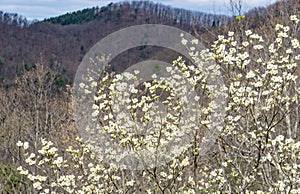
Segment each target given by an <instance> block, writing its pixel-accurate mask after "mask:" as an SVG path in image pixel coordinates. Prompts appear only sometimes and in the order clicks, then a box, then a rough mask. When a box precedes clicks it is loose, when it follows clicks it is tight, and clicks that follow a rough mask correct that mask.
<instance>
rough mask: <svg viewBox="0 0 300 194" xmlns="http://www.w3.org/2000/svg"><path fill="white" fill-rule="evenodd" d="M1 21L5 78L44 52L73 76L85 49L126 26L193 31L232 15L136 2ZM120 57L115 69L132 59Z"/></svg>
mask: <svg viewBox="0 0 300 194" xmlns="http://www.w3.org/2000/svg"><path fill="white" fill-rule="evenodd" d="M0 21H1V22H0V34H1V35H0V41H1V45H0V46H1V49H0V62H1V64H2V65H1V67H0V68H1V71H0V72H1V73H0V78H1V80H3V79H4V78H12V77H13V76H14V75H16V74H20V72H21V69H22V67H23V66H24V65H27V66H32V65H33V64H34V63H35V62H36V61H37V60H38V59H39V58H41V57H42V58H43V59H44V60H45V61H46V63H47V64H48V65H49V66H53V65H54V64H60V66H61V69H63V71H64V72H65V74H66V75H67V77H68V78H69V79H72V78H73V76H74V74H75V72H76V69H77V67H78V65H79V63H80V61H81V60H82V57H83V56H84V55H85V54H86V52H87V51H88V50H89V49H90V48H91V47H92V46H93V45H94V44H95V43H97V41H99V40H101V39H102V38H103V37H104V36H106V35H108V34H110V33H112V32H114V31H117V30H119V29H122V28H124V27H129V26H133V25H137V24H149V23H151V24H165V25H170V26H175V27H178V28H180V29H183V30H185V31H188V32H191V33H193V31H194V29H195V30H197V31H199V32H205V31H207V30H206V29H207V28H208V29H210V28H211V27H213V26H217V25H222V24H225V23H227V22H228V21H229V17H228V16H219V15H212V14H205V13H201V12H192V11H188V10H184V9H178V8H171V7H168V6H164V5H162V4H156V3H152V2H149V1H141V2H138V1H137V2H135V1H133V2H121V3H114V4H113V3H111V4H109V5H107V6H105V7H101V8H99V7H94V8H90V9H84V10H81V11H77V12H73V13H67V14H65V15H62V16H58V17H55V18H50V19H45V20H44V21H41V22H35V23H33V24H31V25H29V23H28V22H27V21H26V19H24V18H22V17H19V16H18V15H17V14H7V13H2V20H0ZM136 51H137V53H136V54H133V56H132V58H133V61H134V60H136V59H135V58H139V56H140V51H139V49H137V50H136ZM144 52H145V53H146V51H144ZM149 52H150V53H152V51H149ZM149 52H148V53H149ZM150 55H151V54H150ZM118 61H119V62H118V64H119V65H116V69H118V66H121V68H124V66H126V65H127V64H128V59H127V58H124V59H119V60H118Z"/></svg>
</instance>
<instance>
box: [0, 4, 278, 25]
mask: <svg viewBox="0 0 300 194" xmlns="http://www.w3.org/2000/svg"><path fill="white" fill-rule="evenodd" d="M229 1H230V0H153V2H159V3H162V4H165V5H171V6H172V7H178V8H185V9H191V10H197V11H203V12H207V13H229V11H228V8H226V6H228V2H229ZM275 1H276V0H243V2H244V4H245V6H244V7H245V8H247V9H250V8H253V7H255V6H266V5H269V4H271V3H274V2H275ZM110 2H119V1H115V0H0V10H1V11H5V12H10V13H18V14H20V15H23V16H25V17H27V19H29V20H32V19H39V20H42V19H44V18H49V17H54V16H58V15H62V14H65V13H67V12H73V11H77V10H81V9H84V8H88V7H94V6H99V7H101V6H105V5H107V4H109V3H110Z"/></svg>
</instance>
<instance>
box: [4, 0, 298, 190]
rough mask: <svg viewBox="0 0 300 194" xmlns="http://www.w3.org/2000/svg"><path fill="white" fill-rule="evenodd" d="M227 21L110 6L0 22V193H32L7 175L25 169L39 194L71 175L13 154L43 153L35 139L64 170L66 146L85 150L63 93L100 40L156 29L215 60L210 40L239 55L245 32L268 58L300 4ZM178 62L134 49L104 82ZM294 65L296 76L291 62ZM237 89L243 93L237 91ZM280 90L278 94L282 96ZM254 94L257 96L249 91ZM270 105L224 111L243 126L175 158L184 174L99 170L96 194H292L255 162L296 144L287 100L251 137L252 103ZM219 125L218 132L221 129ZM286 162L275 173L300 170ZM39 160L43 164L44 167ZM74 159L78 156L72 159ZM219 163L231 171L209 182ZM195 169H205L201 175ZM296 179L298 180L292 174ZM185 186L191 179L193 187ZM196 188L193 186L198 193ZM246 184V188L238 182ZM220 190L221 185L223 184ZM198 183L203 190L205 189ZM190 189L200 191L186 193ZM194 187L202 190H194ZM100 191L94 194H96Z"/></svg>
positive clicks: (151, 6) (134, 4) (138, 5)
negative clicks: (35, 177) (225, 41)
mask: <svg viewBox="0 0 300 194" xmlns="http://www.w3.org/2000/svg"><path fill="white" fill-rule="evenodd" d="M237 2H239V1H237ZM229 6H230V5H229ZM239 11H240V10H236V13H239ZM234 14H235V13H233V16H225V15H213V14H206V13H201V12H194V11H189V10H184V9H178V8H172V7H169V6H165V5H163V4H159V3H152V2H150V1H130V2H126V1H125V2H120V3H111V4H109V5H107V6H104V7H94V8H89V9H84V10H80V11H77V12H73V13H67V14H65V15H62V16H58V17H53V18H48V19H45V20H43V21H33V22H28V21H27V20H26V18H24V17H22V16H19V15H17V14H10V13H4V12H0V47H1V49H0V156H1V158H0V193H39V192H38V191H36V190H35V189H34V188H35V187H36V186H32V183H33V182H32V180H30V178H28V177H26V174H24V173H23V174H22V173H20V171H17V170H16V169H17V167H19V166H20V165H22V166H26V165H27V167H28V169H29V170H31V171H32V172H35V173H37V174H39V173H40V174H43V175H45V176H48V178H49V179H48V180H47V181H48V182H47V183H45V184H46V185H47V186H46V187H47V188H48V187H49V188H50V186H49V185H50V180H56V179H55V178H57V177H58V175H67V174H68V173H71V172H72V169H71V170H70V169H65V168H63V167H61V168H57V169H58V170H57V171H55V172H57V174H55V173H53V171H52V170H53V169H51V168H49V169H46V168H45V169H42V168H40V167H38V166H35V165H29V164H28V160H27V161H26V162H25V160H26V158H27V159H28V156H26V155H25V156H24V155H23V153H24V151H22V149H21V147H22V146H23V144H22V146H21V147H17V146H16V143H17V142H18V141H22V142H25V141H26V142H29V144H30V146H31V147H30V149H29V151H30V152H32V153H36V155H38V153H39V150H40V147H41V145H42V144H43V145H44V144H47V143H45V142H44V140H41V138H46V139H47V140H51V141H52V142H53V146H55V147H57V148H58V149H59V151H57V153H58V154H59V155H62V156H63V158H64V159H68V160H69V162H70V161H71V158H72V157H71V155H72V154H71V155H70V154H68V151H66V148H67V147H68V146H70V145H72V146H73V148H74V149H78V150H80V151H81V150H84V149H85V147H84V146H83V144H82V142H80V141H78V140H77V141H76V140H75V138H76V137H77V136H78V131H77V129H76V126H75V120H74V112H73V107H72V105H73V104H72V103H73V101H72V97H73V96H72V92H73V91H72V84H73V79H74V75H75V73H76V70H77V68H78V66H79V64H80V62H81V60H82V58H83V57H84V56H85V54H86V53H87V52H88V51H89V49H90V48H91V47H92V46H93V45H94V44H95V43H97V41H99V40H101V38H103V37H105V36H106V35H108V34H110V33H112V32H115V31H117V30H119V29H122V28H124V27H128V26H133V25H137V24H164V25H169V26H174V27H177V28H180V29H182V30H185V31H186V32H189V33H191V34H193V35H194V36H195V37H197V38H198V39H199V40H200V41H201V43H203V44H204V45H205V46H206V47H207V48H210V49H212V52H215V53H214V54H216V55H217V54H218V53H217V51H216V50H214V48H213V47H211V45H212V44H214V42H215V41H216V40H217V39H218V38H219V39H220V36H218V35H224V36H225V37H227V34H228V31H231V32H233V33H234V35H232V36H233V37H234V39H235V40H236V43H235V44H236V45H237V48H238V47H239V46H240V48H242V46H241V45H243V43H244V41H245V40H248V35H247V34H246V32H245V31H246V30H249V29H251V33H258V34H260V35H261V36H262V38H263V39H264V41H263V42H261V44H262V45H263V46H266V48H267V45H269V44H270V43H272V41H273V40H274V39H276V37H277V32H276V31H274V28H275V26H276V24H278V23H280V24H283V25H289V24H291V22H290V16H291V15H297V16H298V18H299V17H300V1H299V0H283V1H278V2H277V3H274V4H272V5H270V6H268V7H261V8H255V9H253V10H250V11H248V12H246V13H243V16H244V17H240V16H238V15H234ZM292 30H294V31H295V32H298V31H299V30H300V29H299V25H298V27H295V28H294V29H292V28H291V31H292ZM297 30H298V31H297ZM294 31H293V32H294ZM293 35H294V38H296V39H298V40H299V38H300V34H299V33H294V34H293ZM243 49H245V50H246V51H247V52H249V55H251V56H253V58H255V59H256V58H263V59H266V61H267V60H268V59H270V58H272V55H271V54H270V53H268V52H267V51H265V52H264V51H258V50H255V49H251V48H243ZM286 50H288V49H285V47H283V48H282V49H281V50H280V49H278V53H280V54H283V55H284V54H286ZM242 51H244V50H242ZM242 51H241V52H242ZM228 52H229V51H228ZM293 52H294V53H293V54H294V55H295V56H296V55H297V54H299V51H298V50H296V49H295V51H293ZM291 56H292V55H291ZM177 57H178V56H177V53H174V52H171V51H169V50H168V49H164V48H157V47H151V46H147V47H139V48H134V49H130V50H128V51H126V52H124V53H122V54H120V55H119V56H117V57H116V58H115V59H114V60H113V61H111V66H110V68H109V69H108V70H107V71H108V72H107V73H108V75H110V76H112V77H113V76H114V73H118V72H122V71H123V70H124V69H125V68H127V67H129V66H130V65H131V64H133V63H136V62H139V61H143V60H146V59H160V60H165V61H166V62H172V61H173V60H175V59H176V58H177ZM290 58H292V57H290ZM281 59H282V58H281ZM281 59H278V60H281ZM293 59H294V58H293ZM282 60H283V59H282ZM245 61H247V60H245ZM257 61H258V60H257ZM216 62H217V64H218V65H220V67H221V68H220V69H221V72H222V75H223V76H224V82H225V83H226V84H228V85H230V84H231V81H232V80H235V79H237V80H238V79H239V80H238V82H239V81H241V82H243V81H245V80H246V79H245V80H243V79H242V80H241V79H240V78H236V77H238V76H237V75H240V74H242V75H245V77H246V75H247V71H248V70H249V69H239V68H237V67H231V66H230V64H229V63H228V64H226V59H224V60H223V58H222V56H221V55H220V56H218V57H216ZM235 62H236V61H235ZM235 62H234V63H235ZM242 62H244V60H242ZM236 63H237V62H236ZM295 64H296V66H297V67H298V66H299V61H298V62H295ZM254 67H255V68H258V69H260V68H261V69H260V70H261V71H264V70H265V69H268V68H264V67H261V66H259V65H258V62H256V61H253V68H254ZM251 68H252V67H250V69H251ZM282 71H284V70H282ZM291 74H293V75H296V76H299V75H300V73H299V70H298V69H297V68H295V70H294V69H293V71H292V70H291ZM266 80H269V81H268V82H266V84H269V83H271V82H272V79H271V76H270V77H267V78H266ZM270 80H271V81H270ZM104 83H106V82H104ZM245 83H246V85H247V84H248V82H246V81H245ZM102 84H103V83H102ZM289 84H290V85H285V86H287V88H288V89H287V90H288V92H287V93H288V94H289V93H291V94H292V93H293V94H294V93H295V91H297V84H298V83H296V82H291V83H289ZM104 85H105V84H104ZM241 85H242V84H241ZM280 86H281V85H280ZM285 86H284V87H285ZM284 87H283V86H282V88H284ZM298 87H299V86H298ZM106 89H107V88H106ZM259 90H260V89H257V91H259ZM103 91H106V90H103ZM279 91H281V90H279ZM231 95H232V96H230V99H229V100H228V101H229V103H230V102H231V101H230V100H231V97H232V98H233V96H234V95H236V94H235V93H233V94H231ZM245 95H246V94H245ZM272 95H273V94H270V95H269V96H263V97H261V98H260V99H259V100H261V101H258V102H257V104H253V106H244V105H239V106H237V108H236V109H234V111H233V115H234V116H239V115H241V118H242V119H241V121H237V122H236V123H234V124H235V125H234V124H232V123H230V124H232V126H233V128H234V130H233V131H234V133H233V132H232V133H230V134H225V135H224V134H223V133H221V135H220V137H218V138H217V140H216V143H215V145H214V146H212V149H211V150H209V151H208V154H207V155H206V156H205V157H204V159H203V158H201V157H202V156H201V155H199V154H197V153H196V151H195V150H196V149H195V150H193V151H192V152H191V153H190V152H188V153H184V154H187V155H188V157H190V158H191V160H190V161H191V162H190V165H187V166H183V167H182V166H180V165H177V166H176V165H173V164H172V168H169V167H168V166H167V167H166V169H172V170H173V174H172V176H170V177H169V176H163V175H162V173H161V172H163V170H165V169H163V168H164V167H162V169H160V168H155V169H150V170H145V171H142V172H140V171H137V172H131V171H129V170H128V169H125V170H119V169H115V168H110V167H109V168H108V167H107V166H109V165H108V164H103V169H108V170H107V171H106V170H104V171H101V172H100V171H99V174H100V175H101V176H102V175H103V177H101V178H103V179H101V181H100V182H101V185H102V184H103V185H106V186H105V189H107V188H108V189H107V190H105V189H104V190H105V192H106V193H116V192H117V191H118V192H119V193H133V192H136V193H147V192H148V191H146V190H144V188H146V187H147V188H149V187H153V188H155V189H153V190H152V192H154V193H174V192H175V191H176V192H177V191H178V192H179V193H180V192H181V193H184V192H183V191H186V190H185V189H190V190H189V192H186V193H218V191H222V190H224V191H225V193H246V190H247V189H249V190H251V191H259V190H262V191H266V192H264V193H289V192H288V191H292V189H295V188H296V189H300V183H299V179H297V180H298V183H297V184H296V183H295V182H296V181H295V182H293V181H294V179H293V178H294V177H296V178H300V175H299V174H297V173H295V174H293V173H290V171H289V170H290V169H287V170H286V171H284V170H283V171H280V170H278V169H277V166H276V162H273V163H272V162H270V163H267V162H268V160H263V158H264V155H267V151H268V149H269V147H264V145H265V144H264V143H266V144H267V143H268V141H269V140H270V139H271V140H272V138H273V137H275V136H276V135H279V134H283V135H284V136H289V137H290V138H293V139H294V140H293V141H295V142H296V141H299V140H300V135H299V134H300V133H299V118H300V116H299V115H300V109H299V103H298V98H296V99H297V100H293V101H292V100H291V103H290V102H289V101H288V103H286V102H281V101H280V99H279V100H278V101H277V104H275V105H274V106H272V109H271V110H267V111H265V110H264V111H265V112H264V111H262V112H263V113H265V115H260V117H259V118H258V119H257V120H259V122H261V123H263V124H265V123H266V124H265V125H263V124H262V126H263V127H266V133H259V132H258V131H257V130H256V127H257V123H258V121H257V120H255V121H253V120H254V119H253V120H251V119H252V116H253V115H254V116H255V113H256V111H257V112H259V111H260V109H256V107H260V106H263V105H262V104H259V103H260V102H264V100H267V99H268V97H270V98H272ZM274 95H275V94H274ZM276 96H277V93H276ZM291 107H292V108H291ZM228 114H230V113H228ZM286 115H287V116H286ZM254 116H253V117H254ZM204 117H205V116H203V118H204ZM269 118H271V119H269ZM100 119H101V117H100ZM201 119H202V118H201ZM238 122H240V123H238ZM256 122H257V123H256ZM273 122H274V123H275V124H274V123H273ZM228 123H229V121H228ZM228 123H225V124H224V125H225V126H228V125H229V124H228ZM244 126H245V127H244ZM286 127H289V130H287V132H286V131H285V130H286ZM202 128H205V126H202V125H201V129H202ZM273 128H274V129H275V128H276V130H277V129H279V130H278V132H277V131H275V132H273V131H272V130H273ZM292 132H293V133H292ZM224 133H225V132H224ZM249 134H250V135H249ZM251 134H252V135H251ZM253 134H256V135H257V136H255V135H253ZM195 137H196V136H195ZM197 138H199V137H197ZM197 138H195V139H197ZM243 138H245V140H244V139H243ZM241 139H243V140H244V141H242V140H241ZM250 140H251V141H250ZM271 140H270V141H271ZM276 141H277V140H276ZM193 143H195V147H196V145H198V144H197V141H196V140H195V142H193ZM268 145H269V144H268ZM276 145H277V144H276ZM299 145H300V144H299ZM239 146H241V147H239ZM299 147H300V146H299ZM192 149H194V147H193V148H192ZM78 150H77V151H76V150H75V151H74V150H73V152H72V150H71V152H72V153H77V152H78V153H81V152H80V151H78ZM25 151H26V150H25ZM281 151H282V150H281ZM289 151H291V150H285V151H283V152H280V153H279V154H278V155H280V154H283V155H284V154H285V153H286V154H289V153H290V152H289ZM195 153H196V154H195ZM291 153H294V151H293V150H292V151H291ZM295 153H297V154H298V155H297V157H298V158H299V160H298V159H295V157H296V156H295V157H294V155H293V157H290V158H288V157H289V156H287V158H288V159H287V158H284V159H282V162H281V163H280V162H279V166H280V165H284V164H285V162H286V163H289V161H292V162H294V161H296V162H295V163H296V164H298V165H299V162H300V149H299V153H298V151H297V152H296V151H295ZM83 155H85V154H82V155H80V156H82V157H83ZM275 155H276V154H275ZM72 156H73V155H72ZM276 156H277V155H276ZM47 157H48V156H46V155H44V158H47ZM53 157H54V156H53ZM42 158H43V157H42ZM75 158H76V157H75ZM79 158H80V157H79V156H77V158H76V159H79ZM232 158H234V159H232ZM274 158H275V156H274ZM76 159H74V161H73V163H72V162H70V165H71V166H72V165H73V166H76V163H79V161H77V160H76ZM225 160H226V161H230V162H228V166H227V163H226V166H223V167H222V168H223V170H224V169H225V170H224V171H222V173H220V174H218V173H219V172H221V171H218V169H219V167H220V166H222V165H223V164H224V163H225ZM29 161H30V160H29ZM90 161H92V160H91V158H85V161H84V162H87V163H83V164H82V165H81V166H80V167H78V169H77V167H74V168H76V169H77V170H78V171H76V173H77V174H75V176H76V177H77V175H78V176H79V175H80V173H82V174H84V173H85V174H86V171H85V170H86V169H89V168H90V164H89V162H90ZM174 161H177V162H179V163H184V161H185V157H184V156H179V158H177V159H176V160H174ZM266 161H267V162H266ZM270 161H271V159H270ZM280 161H281V160H280ZM264 162H265V163H264ZM207 164H208V165H207ZM49 165H50V163H49ZM205 165H207V166H205ZM73 166H72V167H73ZM203 166H204V168H202V167H203ZM296 166H297V165H296ZM173 167H174V168H173ZM181 167H182V168H181ZM252 167H253V169H254V170H253V169H252ZM55 168H56V167H55ZM101 168H102V167H101ZM220 168H221V167H220ZM295 168H296V167H295ZM199 169H200V170H199ZM270 169H271V170H270ZM296 169H297V170H299V169H300V166H299V168H298V167H297V168H296ZM268 170H269V171H268ZM204 171H205V172H204ZM206 171H207V172H206ZM21 172H22V171H21ZM212 172H213V173H216V174H218V176H220V177H221V176H224V177H223V179H222V180H221V179H218V178H216V177H217V175H211V174H209V173H212ZM283 172H284V173H283ZM51 173H52V174H51ZM106 173H107V174H106ZM205 173H208V174H205ZM91 174H92V173H91ZM221 174H223V175H221ZM104 175H105V177H104ZM289 175H290V176H289ZM118 176H119V177H122V178H124V180H123V179H121V180H120V179H118V178H116V177H118ZM281 176H286V177H288V178H286V179H285V180H286V181H285V182H284V181H283V182H284V184H285V185H286V187H285V190H281V187H283V186H281V185H280V184H281V182H278V183H277V182H276V181H277V178H278V179H279V178H281ZM293 176H294V177H293ZM149 177H150V178H149ZM178 177H179V178H178ZM180 177H181V178H182V179H181V178H180ZM189 177H194V178H195V179H194V182H193V181H191V180H190V178H189ZM246 177H247V179H246ZM248 177H250V178H248ZM296 178H295V179H296ZM179 179H180V180H179ZM197 179H199V184H198V182H197ZM248 179H249V180H250V181H249V182H247V181H248ZM102 180H103V181H102ZM125 180H126V181H129V180H134V183H132V182H130V181H129V183H128V185H127V183H126V184H124V181H125ZM224 180H225V182H226V184H224V182H222V181H224ZM84 181H87V182H88V181H91V180H90V179H89V180H85V178H83V179H82V180H80V181H79V186H82V185H86V184H87V185H89V182H88V183H86V182H84ZM201 181H202V182H201ZM92 182H93V181H92ZM103 182H104V183H103ZM200 182H201V183H200ZM275 182H276V183H275ZM131 183H132V184H133V185H131ZM206 183H209V184H211V185H209V186H207V184H206ZM93 184H94V182H93ZM93 184H91V185H93ZM201 184H203V185H201ZM293 184H294V185H295V186H294V187H293ZM96 185H97V184H96ZM99 185H100V184H99ZM124 185H125V186H124ZM195 185H197V187H198V186H199V188H194V187H195ZM205 185H206V186H205ZM274 185H275V186H274ZM291 185H292V186H291ZM200 186H201V189H202V190H200ZM46 187H45V188H46ZM202 187H203V188H202ZM205 187H207V188H205ZM273 187H274V188H275V189H274V190H273V191H272V190H269V192H267V190H268V188H273ZM56 189H57V190H55V189H54V190H55V191H56V192H57V193H72V192H69V191H68V188H64V187H61V188H56ZM180 189H182V190H180ZM104 190H103V191H102V193H105V192H104ZM67 191H68V192H67ZM73 193H74V192H73ZM94 193H96V192H94ZM99 193H101V192H99ZM249 193H250V192H249ZM290 193H293V192H290ZM294 193H297V192H294Z"/></svg>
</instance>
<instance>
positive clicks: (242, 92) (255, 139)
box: [17, 16, 300, 193]
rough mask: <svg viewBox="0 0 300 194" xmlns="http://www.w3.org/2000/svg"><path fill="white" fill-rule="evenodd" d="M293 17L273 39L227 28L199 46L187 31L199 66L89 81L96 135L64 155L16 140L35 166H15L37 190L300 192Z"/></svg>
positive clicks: (180, 63) (181, 64)
mask: <svg viewBox="0 0 300 194" xmlns="http://www.w3.org/2000/svg"><path fill="white" fill-rule="evenodd" d="M290 19H291V21H290V26H283V25H279V24H278V25H276V27H275V31H276V32H277V37H276V38H275V39H274V40H271V39H268V40H266V39H264V38H263V37H262V36H260V35H258V34H255V33H253V32H252V31H251V30H247V31H245V36H243V39H242V40H241V39H239V38H236V37H235V34H234V32H228V35H227V36H224V35H220V36H219V37H218V40H217V41H215V42H214V44H213V45H212V47H211V49H210V50H202V51H199V50H196V49H195V47H194V45H195V44H198V42H197V40H193V41H192V42H189V41H187V40H185V39H184V37H182V38H183V40H182V43H183V44H184V45H186V47H187V49H189V52H190V56H191V57H192V59H193V63H194V65H186V63H185V61H184V60H183V59H182V58H178V60H176V61H174V63H173V66H172V67H167V69H166V72H168V76H167V77H158V76H157V75H153V76H152V78H153V81H151V82H150V81H146V82H144V83H143V84H142V85H141V84H140V85H139V77H138V74H139V72H137V71H136V72H134V73H128V72H125V73H122V74H116V75H115V74H108V73H107V74H106V75H105V76H103V78H102V79H101V80H100V81H99V83H98V84H95V83H92V85H93V87H97V91H98V92H97V93H96V95H95V99H94V101H95V103H94V104H93V106H92V107H91V108H93V112H92V117H93V121H94V122H95V123H96V125H95V126H96V127H95V128H92V129H89V133H91V134H92V135H91V136H92V137H94V138H91V139H88V141H87V142H85V141H83V140H82V139H80V138H78V139H77V144H76V145H72V146H70V147H69V148H68V149H66V150H64V151H58V150H57V148H55V147H54V146H53V143H52V142H50V141H46V140H44V139H42V140H41V148H40V149H39V150H38V151H37V153H33V152H30V146H29V145H28V143H26V142H24V143H23V142H18V144H17V145H18V146H20V147H22V148H23V150H24V156H25V157H26V160H25V162H26V163H27V164H28V165H27V166H21V167H19V168H18V170H19V171H20V173H21V174H23V175H26V176H27V177H28V179H30V180H31V181H32V183H33V187H34V188H35V189H36V190H37V191H38V192H40V193H157V192H159V193H221V192H224V193H299V192H300V169H299V168H300V141H299V124H298V123H299V119H300V117H299V92H300V89H299V85H298V77H297V76H298V65H299V60H300V52H299V49H300V46H299V40H298V39H297V38H296V37H295V34H297V33H298V32H297V29H298V22H299V20H298V18H297V17H296V16H291V17H290ZM220 77H222V78H223V79H222V80H223V82H222V83H220ZM80 88H81V89H82V90H83V91H86V92H90V90H89V86H86V84H82V85H81V86H80ZM183 94H184V95H183ZM187 97H188V98H187ZM189 101H192V102H193V103H190V102H189ZM216 136H217V137H216ZM95 140H99V142H95ZM101 140H102V141H101ZM91 145H93V146H91Z"/></svg>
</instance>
